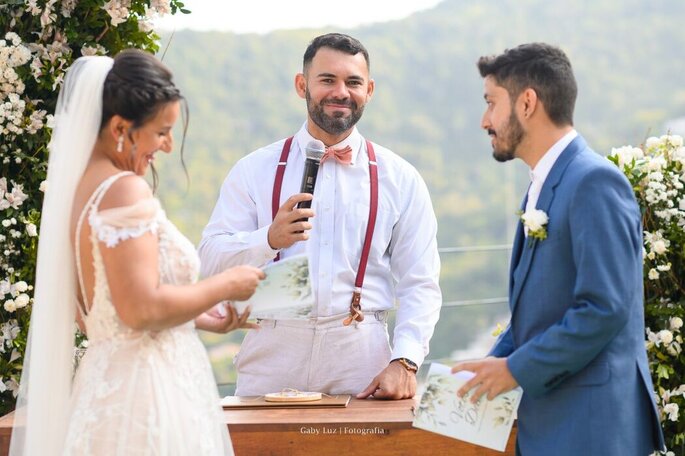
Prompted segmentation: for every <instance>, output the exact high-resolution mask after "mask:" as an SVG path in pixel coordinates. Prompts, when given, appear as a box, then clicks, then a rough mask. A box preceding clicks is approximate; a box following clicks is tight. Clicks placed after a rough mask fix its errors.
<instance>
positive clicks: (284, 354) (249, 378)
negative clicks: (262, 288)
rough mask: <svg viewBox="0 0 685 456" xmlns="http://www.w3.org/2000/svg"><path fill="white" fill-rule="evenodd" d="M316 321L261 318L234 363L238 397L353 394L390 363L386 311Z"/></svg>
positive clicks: (365, 385) (323, 318) (248, 335)
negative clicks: (286, 392) (287, 392)
mask: <svg viewBox="0 0 685 456" xmlns="http://www.w3.org/2000/svg"><path fill="white" fill-rule="evenodd" d="M345 317H347V315H339V316H333V317H322V318H318V319H316V320H277V321H276V320H261V321H260V322H259V325H260V329H259V330H252V331H249V332H248V333H247V336H245V339H244V340H243V343H242V345H241V347H240V352H238V354H237V355H236V357H235V359H234V361H233V362H234V363H235V366H236V368H237V370H238V382H237V387H236V395H237V396H261V395H263V394H267V393H275V392H279V391H281V390H283V389H285V388H294V389H297V390H300V391H317V392H322V393H327V394H357V393H360V392H361V391H363V390H364V389H365V388H366V387H367V386H368V385H369V383H371V380H372V379H373V378H374V377H375V376H376V375H378V374H379V373H380V372H381V371H382V370H383V369H385V367H387V365H388V363H389V362H390V353H391V351H390V343H389V339H388V326H387V312H383V311H381V312H375V313H374V312H371V313H368V314H367V313H365V314H364V317H365V318H364V321H362V322H361V323H357V324H356V325H355V324H352V325H350V326H343V324H342V321H343V319H344V318H345Z"/></svg>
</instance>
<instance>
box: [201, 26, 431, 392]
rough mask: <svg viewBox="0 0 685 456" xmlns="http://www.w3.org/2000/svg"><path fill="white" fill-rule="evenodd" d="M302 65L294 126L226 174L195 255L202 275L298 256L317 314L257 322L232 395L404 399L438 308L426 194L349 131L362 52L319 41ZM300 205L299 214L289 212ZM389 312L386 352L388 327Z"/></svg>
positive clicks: (355, 46) (365, 80) (369, 90)
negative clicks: (309, 182)
mask: <svg viewBox="0 0 685 456" xmlns="http://www.w3.org/2000/svg"><path fill="white" fill-rule="evenodd" d="M303 60H304V62H303V73H299V74H298V75H297V76H296V77H295V89H296V91H297V93H298V95H299V96H300V97H302V98H304V99H305V100H306V104H307V111H308V117H307V120H306V122H305V123H304V125H303V126H302V127H301V128H300V130H299V131H298V132H297V133H296V134H295V135H294V136H292V137H290V138H287V139H284V140H281V141H278V142H276V143H274V144H271V145H269V146H266V147H264V148H261V149H259V150H257V151H255V152H253V153H251V154H249V155H247V156H246V157H244V158H243V159H241V160H240V161H239V162H238V163H237V164H236V165H235V166H234V167H233V169H232V170H231V171H230V173H229V175H228V177H227V178H226V180H225V181H224V183H223V185H222V188H221V193H220V196H219V199H218V201H217V204H216V207H215V208H214V212H213V213H212V216H211V219H210V221H209V223H208V225H207V227H206V228H205V230H204V232H203V236H202V241H201V243H200V247H199V252H200V257H201V260H202V273H203V275H209V274H212V273H214V272H216V271H220V270H223V269H225V268H227V267H229V266H231V265H235V264H251V265H254V266H263V265H265V264H267V263H268V262H270V261H278V260H279V259H285V258H288V257H289V256H292V255H296V254H302V253H306V254H307V255H308V257H309V267H310V275H311V278H312V285H313V292H314V295H315V303H316V305H315V309H314V313H315V315H316V317H314V318H311V319H309V320H277V321H274V320H261V321H260V322H259V326H260V329H259V330H257V331H250V332H249V333H248V334H247V336H246V337H245V340H244V341H243V343H242V346H241V349H240V352H239V353H238V355H237V356H236V359H235V364H236V367H237V370H238V384H237V389H236V394H237V395H239V396H249V395H262V394H266V393H272V392H279V391H281V390H283V389H285V388H294V389H298V390H300V391H319V392H324V393H329V394H356V395H357V397H359V398H364V397H368V396H370V395H373V396H374V397H376V398H383V399H404V398H409V397H412V396H414V394H415V392H416V376H415V374H416V370H417V368H418V366H420V365H421V363H422V362H423V360H424V357H425V356H426V354H427V353H428V343H429V340H430V338H431V336H432V334H433V329H434V326H435V323H436V322H437V320H438V315H439V311H440V305H441V302H442V296H441V293H440V288H439V285H438V277H439V273H440V259H439V257H438V252H437V242H436V232H437V222H436V219H435V214H434V213H433V207H432V204H431V201H430V196H429V194H428V190H427V188H426V185H425V183H424V182H423V180H422V179H421V177H420V176H419V174H418V172H417V171H416V170H415V169H414V168H413V167H412V166H411V165H410V164H409V163H407V162H406V161H404V160H403V159H401V158H400V157H398V156H397V155H395V154H394V153H393V152H391V151H390V150H388V149H385V148H384V147H382V146H379V145H378V144H373V143H371V142H370V141H368V140H366V139H364V138H363V137H362V136H361V135H360V133H359V132H358V131H357V129H356V127H355V124H356V123H357V122H358V121H359V119H360V118H361V116H362V113H363V111H364V106H365V104H366V103H367V102H368V100H369V99H370V98H371V95H372V94H373V91H374V81H373V80H372V79H370V78H369V56H368V52H367V51H366V49H365V48H364V46H363V45H362V44H361V43H360V42H359V41H357V40H356V39H354V38H352V37H350V36H347V35H343V34H339V33H330V34H326V35H322V36H319V37H317V38H315V39H314V40H313V41H312V42H311V43H310V45H309V47H308V48H307V50H306V51H305V54H304V59H303ZM313 140H320V141H322V142H323V143H324V145H325V146H326V153H325V154H324V158H323V159H322V161H321V165H320V167H319V171H318V178H317V184H316V188H315V190H314V195H313V198H312V195H309V194H307V193H299V191H300V188H299V187H300V183H301V179H302V174H303V169H304V163H305V147H306V146H307V145H308V144H309V143H310V142H311V141H313ZM310 200H311V209H305V208H298V207H297V204H298V203H299V202H302V201H310ZM395 304H397V306H398V310H397V318H396V325H395V330H394V334H393V347H392V348H391V347H390V344H389V337H388V331H387V324H386V321H387V312H388V310H390V309H392V308H393V306H394V305H395Z"/></svg>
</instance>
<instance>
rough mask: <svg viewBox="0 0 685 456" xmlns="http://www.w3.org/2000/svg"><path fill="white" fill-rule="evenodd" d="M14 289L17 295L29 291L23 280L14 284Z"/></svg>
mask: <svg viewBox="0 0 685 456" xmlns="http://www.w3.org/2000/svg"><path fill="white" fill-rule="evenodd" d="M14 289H15V290H17V291H18V292H19V293H23V292H25V291H26V290H28V289H29V285H28V284H27V283H26V282H24V281H23V280H20V281H19V282H17V283H15V284H14Z"/></svg>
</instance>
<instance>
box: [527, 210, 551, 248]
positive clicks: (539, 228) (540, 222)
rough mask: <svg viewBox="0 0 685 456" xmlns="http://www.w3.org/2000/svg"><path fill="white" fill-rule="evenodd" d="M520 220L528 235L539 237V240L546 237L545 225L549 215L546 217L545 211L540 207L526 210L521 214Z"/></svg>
mask: <svg viewBox="0 0 685 456" xmlns="http://www.w3.org/2000/svg"><path fill="white" fill-rule="evenodd" d="M521 220H522V221H523V225H524V226H525V227H526V228H527V230H528V237H530V238H535V239H540V240H541V241H542V240H544V239H546V238H547V230H546V229H545V225H547V222H548V221H549V217H547V214H546V213H545V211H542V210H540V209H532V210H530V211H526V212H524V213H523V215H521Z"/></svg>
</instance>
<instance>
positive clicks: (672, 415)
mask: <svg viewBox="0 0 685 456" xmlns="http://www.w3.org/2000/svg"><path fill="white" fill-rule="evenodd" d="M663 412H664V415H668V419H669V420H671V421H678V404H673V403H671V404H666V405H664V408H663Z"/></svg>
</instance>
